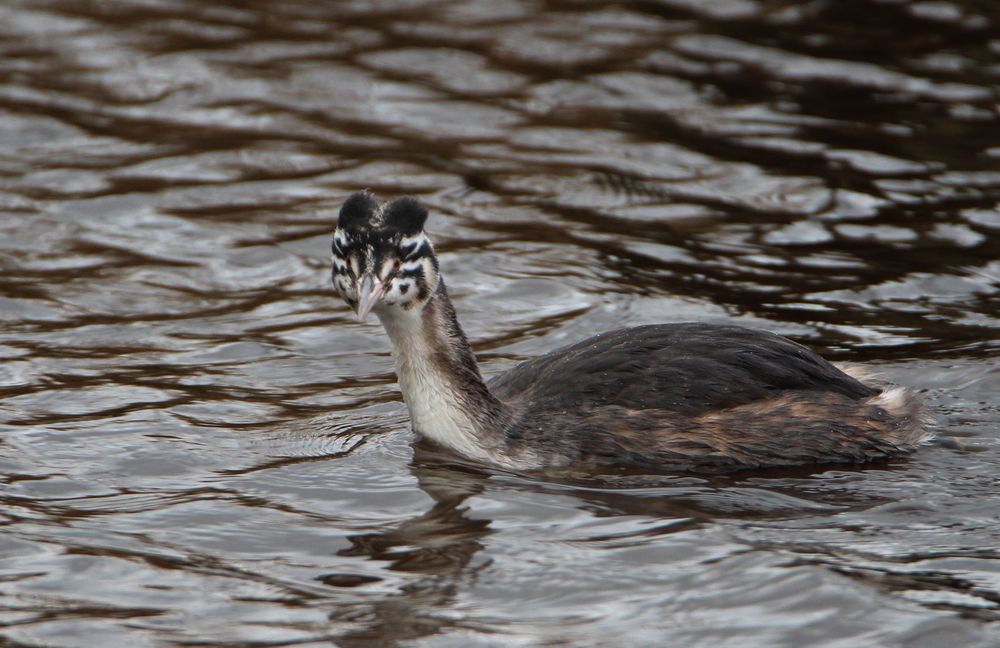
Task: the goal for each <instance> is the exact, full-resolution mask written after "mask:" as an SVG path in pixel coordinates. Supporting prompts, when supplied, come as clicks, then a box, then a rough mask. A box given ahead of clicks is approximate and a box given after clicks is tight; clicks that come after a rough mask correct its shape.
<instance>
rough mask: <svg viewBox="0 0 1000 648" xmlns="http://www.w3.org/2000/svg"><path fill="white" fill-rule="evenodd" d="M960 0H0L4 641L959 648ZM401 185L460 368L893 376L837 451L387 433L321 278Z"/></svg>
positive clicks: (973, 578)
mask: <svg viewBox="0 0 1000 648" xmlns="http://www.w3.org/2000/svg"><path fill="white" fill-rule="evenodd" d="M998 57H1000V12H998V10H997V9H996V8H995V7H994V4H993V3H991V2H986V1H977V0H962V1H955V2H950V1H946V2H939V1H934V2H926V1H920V2H912V1H908V0H897V1H891V2H890V1H875V0H865V1H862V0H825V1H824V0H814V1H811V2H804V1H801V2H800V1H795V0H787V1H783V2H777V1H771V0H758V1H753V0H712V1H706V2H693V1H688V0H657V1H632V2H628V1H627V2H620V3H602V2H568V1H567V2H558V1H553V2H466V3H461V2H454V3H446V2H431V1H421V0H413V1H403V0H400V1H396V2H379V3H367V2H313V1H307V0H300V1H297V2H296V1H284V2H270V1H265V0H256V1H254V0H250V1H243V2H211V3H205V2H196V1H194V0H191V1H187V2H185V1H183V0H127V1H126V0H119V1H117V2H107V3H105V2H89V1H77V0H34V1H27V0H24V1H19V0H14V1H13V2H8V3H5V4H4V6H3V7H2V8H0V268H2V273H0V287H2V292H0V318H2V322H3V324H2V326H0V362H2V364H0V475H2V479H3V487H2V490H0V498H2V499H0V524H2V525H3V526H2V530H3V532H2V533H0V602H2V606H0V607H2V610H0V626H2V630H0V633H2V637H3V641H5V642H6V643H7V644H8V645H12V646H60V647H62V646H128V647H133V646H136V647H138V646H182V645H183V646H255V647H260V646H289V645H296V646H330V645H335V646H343V647H355V646H358V647H361V646H396V645H400V646H402V645H406V646H463V647H464V646H667V645H675V646H711V647H713V648H716V647H720V646H734V647H735V646H739V647H745V646H769V647H770V646H807V645H808V646H904V645H905V646H907V647H922V646H927V647H936V646H941V645H951V646H996V645H998V643H1000V624H998V621H1000V520H998V517H1000V499H998V497H997V492H998V487H1000V480H998V477H997V475H998V474H1000V432H998V424H997V421H998V420H1000V396H998V394H1000V368H998V363H997V354H998V350H1000V321H998V319H1000V298H998V292H997V288H998V284H1000V210H998V203H1000V125H998V123H997V122H998V111H997V104H998V92H997V87H998V81H1000V58H998ZM362 188H370V189H372V190H374V191H376V192H378V193H380V194H381V195H382V196H384V197H393V196H397V195H403V194H411V195H417V196H420V197H421V198H422V199H423V200H425V201H426V202H427V203H428V205H430V207H431V210H432V216H431V222H430V230H431V232H432V235H433V236H434V238H435V240H436V241H437V244H438V249H439V252H440V254H441V261H442V267H443V271H444V273H445V275H446V276H447V277H448V280H449V287H450V289H451V292H452V295H453V297H454V299H455V302H456V306H457V309H458V311H459V316H460V318H461V320H462V322H463V324H464V325H465V327H466V330H467V332H468V333H469V335H470V337H471V338H472V340H473V341H474V344H475V348H476V350H477V352H478V354H479V357H480V359H481V360H482V362H483V368H484V371H485V373H487V374H488V375H492V374H494V373H496V372H499V371H502V370H503V369H505V368H507V367H509V366H512V365H513V364H514V363H515V362H516V361H518V360H520V359H523V358H526V357H530V356H532V355H534V354H537V353H541V352H544V351H547V350H549V349H552V348H554V347H556V346H558V345H560V344H563V343H568V342H571V341H575V340H578V339H580V338H582V337H584V336H586V335H589V334H592V333H594V332H598V331H601V330H606V329H609V328H615V327H620V326H626V325H636V324H642V323H650V322H661V321H686V320H703V321H712V322H737V323H741V324H743V325H746V326H755V327H762V328H767V329H770V330H774V331H777V332H780V333H783V334H786V335H789V336H791V337H793V338H795V339H797V340H799V341H802V342H804V343H806V344H809V345H811V346H813V347H815V348H816V349H818V350H820V351H821V352H823V353H824V354H825V355H827V356H828V357H830V358H832V359H835V360H838V361H850V362H864V363H868V364H870V365H871V366H873V367H875V368H877V369H878V370H880V371H881V372H882V373H883V374H884V375H885V376H886V377H888V378H889V379H891V380H894V381H897V382H901V383H904V384H910V385H914V386H916V387H917V388H919V389H920V390H922V392H923V394H924V396H925V399H926V401H927V402H928V404H929V406H930V407H931V408H932V409H933V410H934V411H935V412H936V413H937V414H938V416H939V419H940V431H941V433H942V436H943V437H945V438H946V439H948V440H947V441H946V442H945V443H943V444H940V445H935V446H931V447H928V448H926V449H924V450H922V451H921V452H919V453H918V454H917V455H915V456H914V457H912V458H910V459H907V460H899V461H893V462H887V463H881V464H877V465H872V466H868V467H864V468H854V467H820V468H812V469H802V470H792V471H782V472H767V473H743V474H738V475H731V476H727V477H712V478H705V477H699V476H691V475H676V476H670V475H667V476H641V475H620V476H618V475H610V476H606V477H604V478H601V479H594V478H584V477H582V476H581V477H579V478H576V477H561V478H559V479H540V478H530V477H525V476H518V475H510V474H505V473H501V472H496V471H491V470H489V469H485V468H479V469H476V468H471V467H468V466H463V465H461V464H459V463H457V462H455V461H454V460H453V458H450V457H448V456H444V455H439V454H434V453H432V452H428V451H424V450H421V451H419V452H416V453H415V452H414V449H413V447H412V444H413V437H412V434H411V433H410V432H409V430H408V426H407V420H406V417H405V410H404V408H403V406H402V404H401V402H400V398H399V394H398V391H397V388H396V385H395V379H394V376H393V374H392V363H391V359H390V357H389V354H388V343H387V341H386V340H385V338H384V336H383V334H382V332H381V329H380V328H379V327H377V326H375V325H371V324H370V325H367V326H366V325H362V324H360V323H358V322H356V321H355V320H354V318H353V316H352V315H351V314H350V313H349V312H348V310H347V309H346V307H344V306H343V305H342V304H340V303H338V301H337V300H336V299H335V297H334V295H333V292H332V290H331V288H330V286H329V283H328V282H329V278H328V277H329V269H328V265H327V264H328V258H327V255H328V244H329V236H330V233H331V229H332V225H333V221H334V218H335V214H336V210H337V208H338V207H339V205H340V203H341V202H342V200H343V199H344V198H345V197H346V196H347V195H349V194H350V193H351V192H353V191H356V190H359V189H362Z"/></svg>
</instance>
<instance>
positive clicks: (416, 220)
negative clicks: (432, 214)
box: [383, 197, 427, 236]
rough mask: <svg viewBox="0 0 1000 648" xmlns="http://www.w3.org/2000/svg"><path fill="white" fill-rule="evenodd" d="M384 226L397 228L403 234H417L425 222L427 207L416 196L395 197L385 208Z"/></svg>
mask: <svg viewBox="0 0 1000 648" xmlns="http://www.w3.org/2000/svg"><path fill="white" fill-rule="evenodd" d="M383 217H384V218H385V226H386V227H388V228H392V229H396V230H399V231H400V232H401V233H402V234H403V235H404V236H409V235H411V234H418V233H420V231H421V230H423V229H424V223H426V222H427V208H425V207H424V206H423V205H422V204H420V201H419V200H417V199H416V198H409V197H407V198H397V199H396V200H393V201H392V202H391V203H389V204H388V205H387V206H386V208H385V214H384V215H383Z"/></svg>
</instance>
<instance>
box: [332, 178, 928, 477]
mask: <svg viewBox="0 0 1000 648" xmlns="http://www.w3.org/2000/svg"><path fill="white" fill-rule="evenodd" d="M426 220H427V210H426V209H425V208H424V207H423V206H422V205H421V204H420V203H419V202H418V201H417V200H415V199H413V198H399V199H397V200H395V201H393V202H390V203H388V204H379V202H378V201H376V199H375V198H374V197H373V196H372V195H371V194H369V193H367V192H362V193H355V194H353V195H352V196H350V197H349V198H348V199H347V200H346V201H345V202H344V204H343V206H342V207H341V210H340V217H339V220H338V223H337V228H336V231H335V232H334V236H333V284H334V286H335V287H336V289H337V291H338V292H339V293H340V295H341V297H343V299H344V300H345V301H346V302H347V303H348V305H350V307H351V308H352V309H354V311H355V312H356V313H357V315H358V317H360V318H361V319H362V320H364V319H365V317H366V316H367V315H368V314H369V313H375V315H377V316H378V318H379V319H380V320H381V322H382V325H383V326H384V327H385V330H386V333H388V335H389V339H390V341H391V343H392V349H393V356H394V358H395V365H396V375H397V377H398V379H399V385H400V388H401V390H402V392H403V399H404V401H405V402H406V406H407V408H408V409H409V413H410V419H411V422H412V424H413V428H414V430H415V431H416V432H417V433H418V434H419V435H421V436H423V437H424V438H426V439H429V440H431V441H432V442H434V443H436V444H438V445H440V446H444V447H445V448H448V449H450V450H452V451H454V452H457V453H459V454H461V455H464V456H465V457H468V458H471V459H473V460H476V461H481V462H488V463H493V464H497V465H500V466H504V467H507V468H511V469H514V470H538V469H549V468H553V469H570V468H604V467H633V468H642V469H658V470H694V471H722V470H735V469H742V468H762V467H771V466H792V465H803V464H814V463H856V462H863V461H869V460H873V459H881V458H886V457H893V456H897V455H901V454H904V453H907V452H910V451H912V450H913V449H914V448H915V447H916V446H918V445H919V444H920V443H921V442H922V441H924V440H926V439H927V438H928V437H929V434H928V432H927V429H926V426H925V423H924V421H923V417H922V415H921V408H920V403H919V401H918V400H917V399H916V398H915V397H914V396H913V395H912V394H911V393H910V392H909V391H907V390H905V389H903V388H901V387H889V386H875V385H873V384H870V383H868V382H862V380H863V379H865V378H864V376H862V375H860V374H857V373H854V372H851V373H845V372H844V371H841V370H840V369H838V368H836V367H834V366H833V365H832V364H830V363H829V362H827V361H826V360H824V359H823V358H821V357H820V356H818V355H817V354H815V353H814V352H812V351H811V350H809V349H807V348H806V347H804V346H802V345H800V344H797V343H795V342H792V341H791V340H788V339H787V338H784V337H781V336H779V335H775V334H773V333H767V332H764V331H759V330H753V329H746V328H740V327H736V326H716V325H708V324H698V323H686V324H658V325H651V326H637V327H635V328H628V329H621V330H617V331H612V332H609V333H602V334H601V335H597V336H595V337H592V338H589V339H586V340H583V341H582V342H578V343H577V344H574V345H572V346H568V347H564V348H561V349H557V350H555V351H552V352H550V353H547V354H545V355H543V356H540V357H538V358H535V359H533V360H529V361H527V362H523V363H521V364H519V365H517V366H516V367H514V368H513V369H511V370H510V371H507V372H506V373H503V374H501V375H499V376H497V377H495V378H493V379H492V380H490V381H489V382H488V383H487V382H484V381H483V378H482V376H481V374H480V373H479V367H478V365H477V364H476V359H475V356H474V355H473V353H472V350H471V349H470V347H469V343H468V340H467V339H466V337H465V334H464V333H463V332H462V328H461V327H460V326H459V324H458V319H457V318H456V317H455V309H454V308H453V307H452V304H451V301H450V300H449V299H448V291H447V290H446V288H445V284H444V279H443V278H442V277H441V273H440V271H439V268H438V261H437V257H436V256H435V255H434V248H433V247H432V245H431V242H430V240H428V238H427V235H426V234H425V232H424V223H425V222H426ZM848 371H850V370H848ZM852 373H854V375H852Z"/></svg>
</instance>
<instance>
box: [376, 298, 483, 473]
mask: <svg viewBox="0 0 1000 648" xmlns="http://www.w3.org/2000/svg"><path fill="white" fill-rule="evenodd" d="M426 308H433V304H428V305H426V306H425V309H426ZM423 311H424V309H414V310H412V311H404V310H402V309H399V308H392V307H387V308H379V309H377V310H376V314H377V315H378V318H379V320H381V322H382V325H383V326H384V327H385V330H386V333H388V334H389V339H390V341H391V342H392V355H393V358H394V360H395V363H396V377H397V378H398V380H399V387H400V390H401V391H402V392H403V400H404V401H405V402H406V407H407V408H408V409H409V410H410V420H411V422H412V424H413V429H414V430H416V431H417V432H418V433H419V434H421V435H423V436H424V437H427V438H428V439H430V440H432V441H434V442H435V443H437V444H439V445H442V446H445V447H448V448H451V449H452V450H454V451H456V452H458V453H460V454H463V455H466V456H468V457H472V458H478V459H490V458H491V453H489V451H488V450H487V448H485V447H484V446H483V445H482V443H481V442H480V440H479V437H478V435H477V427H476V422H475V419H474V418H473V417H472V416H470V414H469V413H468V412H467V411H466V410H465V409H463V407H462V405H463V398H462V392H461V390H460V388H459V386H458V385H456V384H455V379H454V377H453V376H451V375H449V372H448V371H447V366H446V365H445V364H443V363H442V358H441V357H440V348H438V345H436V344H435V342H438V344H440V343H441V341H439V340H437V339H436V338H437V336H438V335H439V333H438V331H439V330H440V328H437V327H434V326H433V324H438V323H439V322H434V321H433V319H432V320H431V321H430V322H428V321H427V318H426V317H425V313H424V312H423ZM426 315H428V316H430V317H431V318H433V317H434V316H436V315H439V313H436V312H431V313H427V314H426ZM432 328H433V329H434V330H428V329H432Z"/></svg>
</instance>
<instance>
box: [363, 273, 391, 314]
mask: <svg viewBox="0 0 1000 648" xmlns="http://www.w3.org/2000/svg"><path fill="white" fill-rule="evenodd" d="M384 290H385V284H383V283H382V282H381V281H378V280H376V279H374V278H373V277H372V276H371V275H365V276H364V277H362V279H361V286H360V288H359V289H358V307H357V310H356V312H357V314H358V319H359V320H361V321H362V322H364V321H365V319H366V318H367V317H368V313H370V312H371V310H372V309H373V308H375V305H376V304H378V302H379V300H380V299H382V292H383V291H384Z"/></svg>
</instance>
